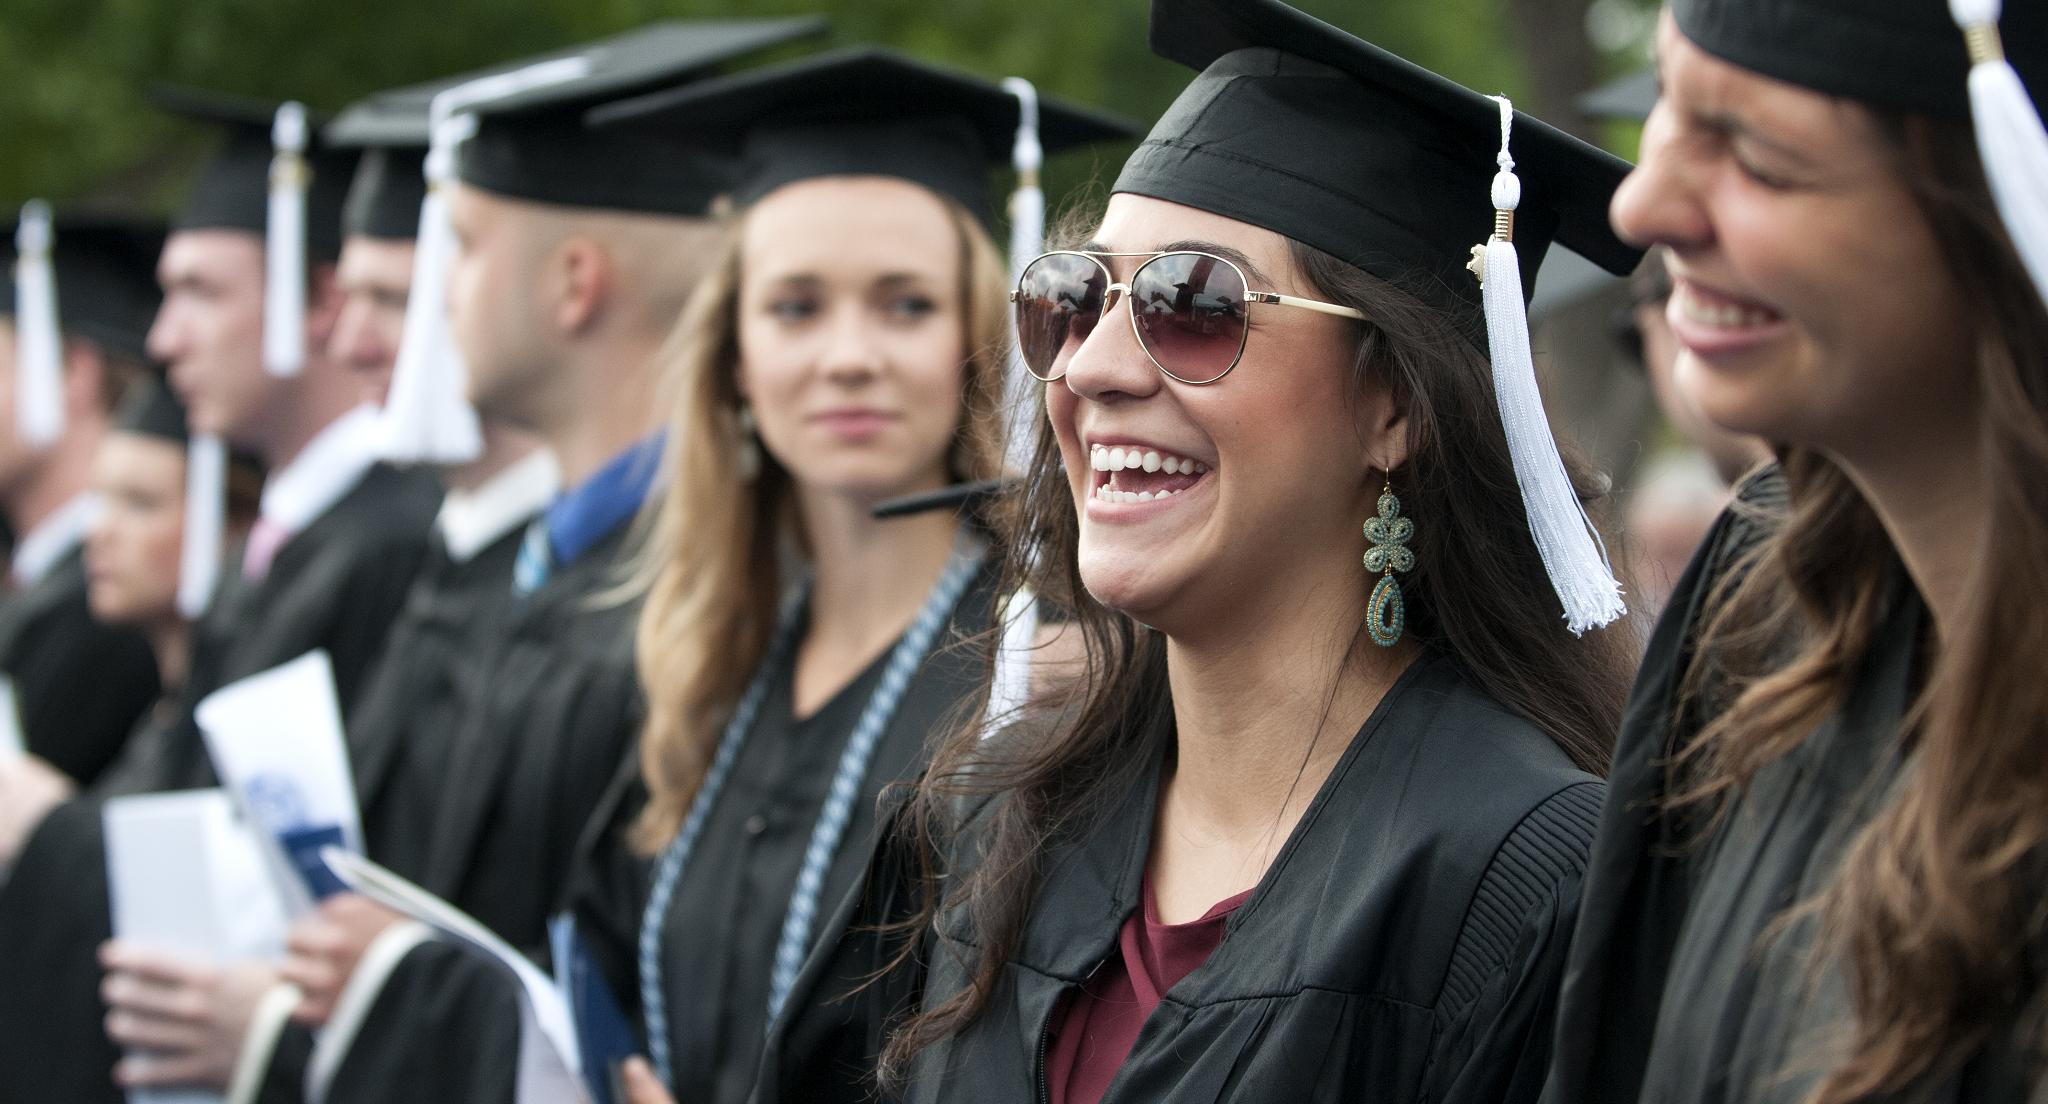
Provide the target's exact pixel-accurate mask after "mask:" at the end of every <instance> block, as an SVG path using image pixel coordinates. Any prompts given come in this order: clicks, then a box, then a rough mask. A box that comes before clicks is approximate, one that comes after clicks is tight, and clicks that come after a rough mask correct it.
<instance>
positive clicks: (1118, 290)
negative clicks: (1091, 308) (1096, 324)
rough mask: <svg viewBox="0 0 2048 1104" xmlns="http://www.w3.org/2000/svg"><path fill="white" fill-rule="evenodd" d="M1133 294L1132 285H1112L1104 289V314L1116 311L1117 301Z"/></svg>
mask: <svg viewBox="0 0 2048 1104" xmlns="http://www.w3.org/2000/svg"><path fill="white" fill-rule="evenodd" d="M1130 294H1131V285H1129V284H1117V283H1112V284H1109V285H1107V286H1105V287H1104V288H1103V289H1102V313H1104V314H1108V313H1109V312H1110V311H1113V310H1115V309H1116V303H1117V300H1118V299H1120V298H1124V297H1126V296H1128V295H1130Z"/></svg>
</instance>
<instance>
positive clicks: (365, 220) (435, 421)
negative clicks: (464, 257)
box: [325, 82, 483, 464]
mask: <svg viewBox="0 0 2048 1104" xmlns="http://www.w3.org/2000/svg"><path fill="white" fill-rule="evenodd" d="M450 87H453V85H451V84H450V83H449V82H436V83H435V84H433V85H421V86H415V87H413V88H411V89H403V90H399V91H396V92H386V93H379V94H377V95H373V96H371V97H369V98H368V99H365V100H363V101H361V102H359V103H355V104H352V105H350V106H349V107H346V108H343V109H342V110H341V112H340V113H339V114H337V115H336V116H335V117H334V121H333V122H330V123H328V124H327V129H326V131H325V137H326V139H327V141H328V142H329V143H330V144H332V145H335V146H341V147H362V148H363V160H362V164H361V165H360V166H359V167H358V168H357V169H356V177H355V180H354V182H353V183H351V184H350V185H349V194H348V204H347V206H346V207H345V208H344V210H343V225H344V228H345V229H346V231H347V233H348V234H350V235H351V236H354V235H363V236H367V237H372V238H382V239H385V240H389V241H407V242H415V243H417V242H419V240H420V239H421V238H422V237H424V238H426V239H427V241H428V244H427V246H426V248H422V249H419V250H417V251H416V252H415V253H414V255H413V289H412V292H411V294H410V295H409V296H408V297H407V301H406V322H405V330H404V333H403V335H402V336H401V338H400V345H399V352H398V357H397V362H396V364H395V366H394V368H393V370H392V378H391V387H390V390H389V393H388V395H387V396H386V398H385V400H384V408H383V410H382V412H381V415H380V420H381V422H382V425H381V430H382V433H383V441H382V443H381V445H380V448H379V454H380V455H381V456H382V458H383V459H385V460H389V461H391V462H393V463H400V464H416V463H427V464H459V463H463V462H466V461H469V460H474V459H475V458H476V457H477V456H479V455H481V454H482V452H483V429H482V426H481V425H480V424H479V422H478V421H477V416H476V411H475V410H474V409H473V408H472V407H471V406H470V405H469V399H468V395H467V390H468V382H467V375H468V374H467V373H466V372H465V371H464V370H463V364H462V358H461V355H460V354H459V353H458V352H457V351H456V349H455V344H454V340H453V338H452V337H451V336H450V335H449V333H448V328H447V324H446V320H445V317H444V316H445V313H446V309H447V308H446V305H445V302H444V293H445V289H446V286H447V261H448V255H449V253H450V251H451V249H452V240H451V239H452V232H451V231H449V230H448V229H447V227H446V226H445V225H444V224H445V221H446V218H445V201H444V200H441V199H440V198H439V197H436V200H435V204H434V205H433V206H431V207H430V206H429V205H428V181H427V154H428V149H429V147H430V145H431V142H432V139H433V132H434V122H433V115H432V108H433V97H434V95H435V94H441V93H445V92H446V91H447V89H448V88H450ZM446 156H447V155H446V154H444V160H445V158H446ZM430 223H431V224H433V225H432V227H431V228H429V224H430ZM415 316H417V319H418V320H417V321H415Z"/></svg>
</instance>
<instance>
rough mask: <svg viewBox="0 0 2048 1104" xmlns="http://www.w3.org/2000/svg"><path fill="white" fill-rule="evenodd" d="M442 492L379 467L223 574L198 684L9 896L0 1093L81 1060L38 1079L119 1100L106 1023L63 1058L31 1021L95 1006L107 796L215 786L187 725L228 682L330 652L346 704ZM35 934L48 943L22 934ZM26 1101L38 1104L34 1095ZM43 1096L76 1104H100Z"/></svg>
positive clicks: (72, 814)
mask: <svg viewBox="0 0 2048 1104" xmlns="http://www.w3.org/2000/svg"><path fill="white" fill-rule="evenodd" d="M439 497H440V490H439V486H438V483H437V482H436V481H435V480H434V478H433V477H432V476H431V475H428V474H426V473H424V472H401V471H399V470H398V469H395V468H391V467H387V466H384V465H377V466H375V467H372V468H371V469H370V470H369V472H368V473H367V474H365V476H364V477H363V479H362V480H360V481H359V482H358V483H357V484H356V486H355V487H354V488H352V489H351V490H350V491H349V492H348V493H347V494H345V495H343V496H342V497H341V498H340V499H339V500H337V501H336V503H335V504H334V505H333V506H332V507H330V508H329V509H328V510H327V512H326V513H324V514H322V515H321V516H320V517H319V518H318V519H316V520H315V521H314V522H313V523H312V524H311V525H308V526H307V527H306V528H305V529H304V530H303V531H301V532H300V533H298V534H296V535H294V536H293V537H292V538H291V540H289V541H287V542H286V543H285V545H284V546H283V547H282V548H280V549H279V550H278V554H277V558H276V559H275V561H274V562H273V563H272V565H271V570H270V572H269V573H268V575H267V576H266V577H265V578H264V579H263V580H262V581H261V582H260V583H254V584H252V583H250V582H248V581H246V580H243V579H242V578H241V576H240V574H239V572H238V571H233V570H230V571H228V572H226V573H225V575H224V578H223V582H222V589H221V591H220V593H219V594H217V595H216V596H215V601H214V603H213V606H212V607H211V608H210V609H209V610H208V613H207V615H206V617H205V619H204V620H202V622H201V623H200V625H199V626H197V627H196V629H195V639H194V645H193V662H192V671H191V676H190V679H191V681H190V682H188V684H187V686H186V687H185V689H184V691H183V692H182V693H181V695H180V696H179V698H178V700H177V702H176V704H175V705H172V706H170V707H169V708H168V709H167V711H166V713H167V717H168V719H167V720H164V721H163V722H161V723H157V722H154V721H152V722H149V723H145V724H144V725H143V726H142V727H141V728H140V729H138V731H137V734H136V736H135V737H134V738H133V739H131V740H130V741H129V743H128V746H127V748H126V749H125V750H124V752H123V754H122V757H121V759H120V760H119V761H118V762H117V763H116V764H115V766H114V767H112V768H110V772H109V773H110V774H111V775H112V779H111V780H110V782H109V784H108V785H103V786H101V787H99V790H100V791H107V792H95V793H91V794H88V795H87V796H86V797H84V798H82V799H80V800H79V801H76V802H73V803H71V805H69V806H67V810H70V811H67V812H66V814H65V815H63V816H57V815H55V814H53V815H52V816H51V817H50V818H48V819H47V820H46V821H45V822H44V823H43V824H42V825H41V826H39V827H38V828H37V830H36V833H35V835H34V837H32V839H31V842H30V845H29V846H28V847H27V848H25V849H24V851H23V853H22V855H21V858H20V861H19V862H18V863H17V864H16V867H15V869H14V871H13V874H12V875H11V877H10V878H9V880H8V883H7V885H6V886H5V887H4V889H0V978H5V979H8V981H9V983H10V984H8V985H6V986H4V987H0V1086H4V1085H6V1084H7V1083H8V1082H7V1078H8V1076H9V1075H10V1071H11V1070H14V1069H16V1068H26V1067H27V1066H29V1065H32V1064H33V1065H40V1066H45V1067H70V1066H72V1065H73V1064H74V1063H75V1064H77V1067H78V1068H76V1069H70V1068H65V1069H56V1068H47V1069H39V1071H38V1076H39V1077H44V1078H48V1079H53V1081H55V1082H59V1083H64V1084H66V1085H71V1086H78V1085H86V1084H91V1085H94V1086H96V1087H99V1088H100V1090H101V1091H102V1093H103V1094H104V1099H106V1100H109V1101H114V1100H119V1099H120V1095H119V1094H118V1093H117V1092H114V1091H113V1090H112V1087H111V1083H110V1082H104V1081H102V1080H101V1079H104V1078H106V1077H108V1075H109V1071H110V1070H111V1066H110V1065H108V1064H106V1063H105V1062H103V1061H102V1060H101V1059H102V1058H103V1057H104V1050H105V1047H106V1045H107V1044H106V1043H105V1039H104V1036H103V1034H102V1028H101V1025H100V1023H99V1020H98V1018H97V1017H95V1018H94V1019H92V1021H91V1023H90V1026H89V1027H88V1026H87V1025H86V1024H85V1022H84V1021H83V1020H80V1021H79V1022H78V1023H75V1024H72V1025H70V1026H69V1027H68V1028H67V1030H68V1031H70V1032H73V1033H76V1034H79V1035H82V1036H85V1037H88V1038H87V1041H86V1042H81V1043H79V1044H77V1045H73V1046H69V1047H63V1048H59V1049H56V1050H47V1049H45V1050H33V1049H28V1047H29V1046H30V1045H32V1042H33V1040H35V1039H38V1038H40V1037H42V1036H43V1035H45V1034H46V1033H47V1032H48V1031H49V1030H51V1029H52V1028H51V1025H50V1024H39V1025H33V1026H24V1025H28V1024H31V1022H32V1021H36V1020H42V1019H47V1018H49V1017H50V1016H51V1014H52V1012H53V1011H61V1009H51V1008H50V1007H48V1006H46V1005H45V1004H44V996H43V995H44V994H50V993H57V992H66V993H88V994H92V997H93V999H94V1000H97V994H98V990H99V983H100V969H99V965H98V962H97V959H96V957H95V954H94V948H95V947H96V946H97V945H98V944H99V943H100V942H101V941H103V940H105V939H107V938H108V937H109V936H110V935H111V934H112V918H111V916H110V914H109V912H108V911H107V894H106V885H105V882H106V878H105V843H104V837H103V834H102V831H101V824H100V818H99V815H98V802H99V800H100V798H101V797H103V796H111V795H112V793H116V792H117V793H148V792H155V791H164V790H175V789H189V788H195V787H204V786H210V785H213V784H215V781H216V779H215V777H214V774H213V768H212V764H211V762H210V761H209V760H208V758H207V755H206V751H205V746H204V744H203V743H202V742H201V740H200V737H199V732H198V728H197V726H196V725H195V724H194V723H193V721H192V716H191V711H192V708H193V706H194V705H195V704H196V703H197V702H198V701H199V700H200V699H201V698H203V697H204V696H205V695H206V694H208V693H210V692H212V691H213V690H214V689H217V688H219V687H220V686H221V685H224V684H225V683H227V682H230V681H233V680H234V679H237V678H242V677H244V676H247V675H251V674H255V673H257V672H260V671H264V670H268V669H269V668H271V667H275V666H277V665H278V664H280V663H284V662H286V661H288V660H291V659H295V658H297V657H298V656H300V655H302V654H304V653H305V652H307V651H309V650H311V649H313V648H326V649H327V650H328V652H329V654H330V655H332V656H333V657H334V661H335V663H334V666H335V681H336V684H337V690H338V691H340V695H341V697H340V700H341V701H342V702H343V703H344V707H345V703H347V702H348V701H349V700H350V696H351V694H352V693H353V692H354V691H355V690H356V689H357V688H358V686H359V684H360V681H361V678H362V675H363V672H364V669H365V667H366V666H367V665H368V663H369V662H370V661H371V660H372V659H374V658H375V656H376V655H377V652H378V649H379V647H380V646H381V644H382V640H383V636H384V632H385V630H387V629H388V628H389V626H390V624H391V621H392V619H393V618H394V617H395V616H396V615H397V612H398V609H399V607H400V605H401V603H402V602H403V599H404V596H405V589H406V585H407V584H408V583H409V582H410V579H411V576H412V574H413V573H414V572H415V571H416V570H417V569H418V567H419V563H420V558H421V556H422V555H423V553H424V550H425V542H426V535H427V532H428V530H429V527H430V526H431V525H432V523H433V518H434V513H435V510H436V508H437V503H438V501H439ZM232 566H233V565H231V567H232ZM45 837H50V838H45ZM85 883H92V884H90V885H87V884H85ZM28 928H36V929H39V930H40V934H39V935H37V936H35V937H29V936H25V935H24V934H23V932H24V930H25V929H28ZM16 979H19V983H18V984H15V980H16ZM22 1099H23V1101H24V1102H33V1104H41V1102H40V1101H38V1100H37V1099H36V1098H35V1097H24V1098H22ZM47 1099H48V1100H50V1101H51V1102H52V1104H57V1102H62V1104H71V1102H72V1101H74V1100H78V1101H83V1100H89V1099H95V1097H92V1096H86V1095H76V1094H74V1095H69V1096H52V1097H48V1098H47ZM9 1104H13V1100H12V1098H9Z"/></svg>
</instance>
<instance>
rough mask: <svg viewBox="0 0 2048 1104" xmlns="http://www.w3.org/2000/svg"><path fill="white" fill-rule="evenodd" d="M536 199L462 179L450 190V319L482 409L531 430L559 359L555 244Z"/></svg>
mask: <svg viewBox="0 0 2048 1104" xmlns="http://www.w3.org/2000/svg"><path fill="white" fill-rule="evenodd" d="M534 208H535V205H534V204H527V203H521V202H518V201H516V200H508V199H503V198H500V197H498V196H495V195H492V194H491V193H489V192H485V191H482V190H479V189H477V188H472V187H469V186H468V185H461V184H458V185H456V186H454V187H452V188H450V189H449V196H448V214H449V220H450V221H451V222H452V223H453V224H454V227H455V242H456V249H455V260H454V263H453V265H452V266H451V267H450V270H449V274H448V318H449V323H450V325H451V326H452V328H453V332H454V337H455V346H456V348H457V349H459V350H460V351H461V353H462V359H463V362H464V364H465V365H466V367H467V368H468V369H469V397H470V402H471V403H472V404H473V405H474V406H475V407H476V408H477V412H478V413H480V414H484V415H486V416H488V417H496V418H502V419H504V420H506V421H509V422H512V423H513V424H515V425H523V426H528V427H532V426H535V425H537V424H539V423H540V422H541V421H542V420H544V418H545V411H542V410H538V409H536V407H537V406H539V405H542V404H544V403H545V401H546V395H547V393H548V391H549V385H550V382H551V380H550V377H551V376H553V375H554V374H555V373H554V371H553V369H554V367H555V365H556V363H557V361H558V359H559V356H558V353H557V350H558V349H559V347H560V342H559V340H558V339H557V338H556V337H555V336H554V334H555V332H556V329H555V327H554V326H552V325H550V324H548V323H550V322H551V321H552V316H551V315H550V314H549V312H548V311H547V299H546V297H545V295H544V291H545V289H544V288H543V287H542V284H543V282H544V277H543V273H542V269H543V267H544V264H545V261H546V259H547V257H548V254H549V253H550V252H551V251H552V249H553V246H554V244H555V240H556V239H555V237H554V236H553V235H551V234H550V233H548V232H547V231H548V224H547V222H546V215H544V214H542V213H540V212H537V211H535V210H534Z"/></svg>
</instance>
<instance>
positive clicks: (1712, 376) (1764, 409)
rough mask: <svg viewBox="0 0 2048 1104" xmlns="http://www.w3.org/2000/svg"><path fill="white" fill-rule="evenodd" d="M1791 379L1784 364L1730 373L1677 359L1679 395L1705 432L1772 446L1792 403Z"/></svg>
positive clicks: (1723, 368) (1728, 369)
mask: <svg viewBox="0 0 2048 1104" xmlns="http://www.w3.org/2000/svg"><path fill="white" fill-rule="evenodd" d="M1792 375H1793V372H1792V371H1791V370H1790V368H1789V366H1787V365H1785V364H1784V362H1783V361H1773V362H1770V363H1756V364H1750V365H1745V366H1743V367H1741V368H1731V367H1727V366H1723V365H1717V364H1709V363H1707V362H1705V361H1700V360H1696V359H1694V358H1693V357H1692V355H1691V354H1690V353H1688V354H1684V355H1683V356H1681V357H1680V359H1679V367H1678V385H1679V388H1678V389H1679V391H1680V393H1681V395H1682V397H1683V399H1684V401H1685V402H1686V403H1687V404H1689V405H1690V406H1691V407H1692V409H1693V411H1694V412H1696V413H1697V414H1698V415H1699V416H1700V417H1701V418H1702V419H1704V420H1705V421H1706V423H1707V425H1708V426H1709V427H1711V428H1714V429H1720V430H1723V431H1725V432H1728V433H1737V434H1748V435H1753V436H1757V437H1763V438H1766V439H1771V440H1776V439H1778V438H1780V437H1782V436H1783V432H1782V431H1783V428H1784V426H1785V424H1786V422H1787V420H1788V417H1789V416H1790V415H1791V414H1792V413H1793V411H1792V410H1790V409H1788V406H1789V405H1790V403H1791V402H1796V399H1795V398H1794V395H1793V389H1792V386H1791V383H1792V379H1791V377H1792Z"/></svg>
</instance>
